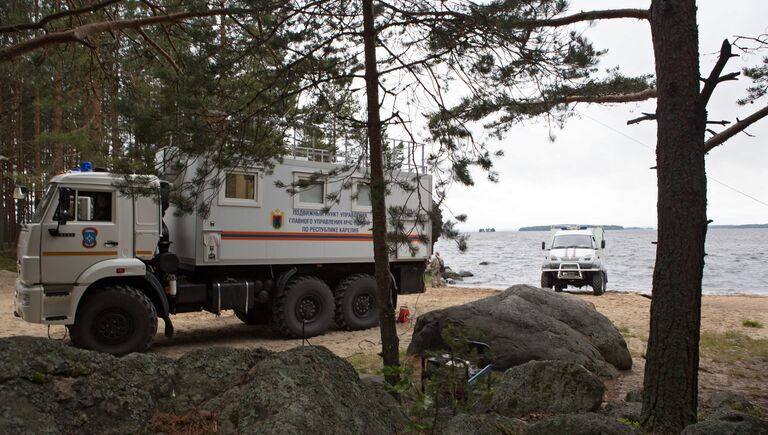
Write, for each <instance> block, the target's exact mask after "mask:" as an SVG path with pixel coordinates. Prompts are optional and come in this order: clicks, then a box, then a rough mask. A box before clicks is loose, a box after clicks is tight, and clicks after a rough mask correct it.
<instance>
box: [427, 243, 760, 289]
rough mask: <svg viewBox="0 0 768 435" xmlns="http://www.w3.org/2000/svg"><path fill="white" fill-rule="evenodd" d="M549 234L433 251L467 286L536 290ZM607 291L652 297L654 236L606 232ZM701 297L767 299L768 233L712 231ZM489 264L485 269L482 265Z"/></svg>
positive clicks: (450, 245)
mask: <svg viewBox="0 0 768 435" xmlns="http://www.w3.org/2000/svg"><path fill="white" fill-rule="evenodd" d="M548 237H549V232H539V231H530V232H529V231H524V232H517V231H510V232H506V231H504V232H495V233H470V239H469V249H468V250H467V252H465V253H460V252H459V251H458V249H456V246H455V245H454V244H453V242H450V241H445V240H439V241H438V242H437V244H436V245H435V250H436V251H438V252H440V255H441V256H442V257H443V258H444V259H445V263H446V265H448V266H450V267H451V269H453V270H454V271H460V270H467V271H470V272H472V273H474V274H475V276H473V277H469V278H464V281H461V282H459V284H460V285H463V286H474V287H491V288H507V287H509V286H510V285H512V284H531V285H536V286H538V285H539V284H540V279H541V271H540V270H541V263H542V261H543V260H544V256H545V253H546V251H542V250H541V242H542V241H547V244H549V240H548ZM605 239H606V257H607V268H608V290H618V291H632V292H636V291H639V292H643V293H649V292H650V290H651V279H652V277H653V264H654V261H655V256H656V245H654V244H652V242H654V241H656V231H655V230H621V231H606V233H605ZM706 252H707V254H708V255H707V256H706V258H705V261H706V265H705V267H704V282H703V285H702V287H703V288H702V291H703V292H704V293H705V294H728V293H750V294H759V295H766V296H768V229H744V230H733V229H710V230H709V231H708V233H707V244H706ZM483 261H485V262H488V263H489V264H488V265H487V266H481V265H480V262H483Z"/></svg>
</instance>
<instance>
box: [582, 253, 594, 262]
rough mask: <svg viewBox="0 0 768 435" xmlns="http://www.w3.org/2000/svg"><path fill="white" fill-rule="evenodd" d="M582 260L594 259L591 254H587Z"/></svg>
mask: <svg viewBox="0 0 768 435" xmlns="http://www.w3.org/2000/svg"><path fill="white" fill-rule="evenodd" d="M581 261H584V262H590V261H592V256H591V255H587V256H586V257H584V258H582V259H581Z"/></svg>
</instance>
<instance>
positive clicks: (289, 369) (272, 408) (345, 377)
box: [200, 346, 403, 434]
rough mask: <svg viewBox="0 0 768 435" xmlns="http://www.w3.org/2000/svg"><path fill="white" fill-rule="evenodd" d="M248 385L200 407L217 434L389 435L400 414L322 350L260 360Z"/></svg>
mask: <svg viewBox="0 0 768 435" xmlns="http://www.w3.org/2000/svg"><path fill="white" fill-rule="evenodd" d="M247 378H248V381H247V383H243V384H242V385H239V386H237V387H234V388H231V389H229V390H228V391H227V392H225V393H224V394H222V395H220V396H218V397H215V398H214V399H212V400H210V401H208V402H206V403H203V404H201V405H200V406H201V407H202V409H207V410H210V411H215V412H216V413H217V414H218V415H219V418H220V423H221V432H222V433H259V434H263V433H281V434H306V433H334V434H358V433H370V434H390V433H397V432H399V431H401V430H402V429H403V427H402V426H400V425H399V422H402V421H403V415H402V411H399V409H398V411H399V412H395V409H393V407H391V406H389V405H383V404H382V400H385V399H383V397H382V396H381V395H380V394H378V393H377V392H376V390H374V389H372V388H370V387H368V386H366V385H365V384H363V383H362V382H360V379H359V377H358V375H357V372H355V369H354V368H353V367H352V366H351V365H350V364H349V363H348V362H346V361H344V360H343V359H341V358H338V357H336V356H335V355H334V354H333V353H331V351H329V350H327V349H325V348H323V347H313V346H310V347H301V348H295V349H291V350H289V351H286V352H281V353H277V354H274V356H273V357H270V358H265V359H263V360H262V361H259V362H258V363H257V364H256V365H254V366H253V368H251V370H250V371H249V372H248V374H247Z"/></svg>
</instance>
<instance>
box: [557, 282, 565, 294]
mask: <svg viewBox="0 0 768 435" xmlns="http://www.w3.org/2000/svg"><path fill="white" fill-rule="evenodd" d="M566 287H568V284H559V283H556V284H555V291H556V292H558V293H560V292H561V291H563V290H564V289H565V288H566Z"/></svg>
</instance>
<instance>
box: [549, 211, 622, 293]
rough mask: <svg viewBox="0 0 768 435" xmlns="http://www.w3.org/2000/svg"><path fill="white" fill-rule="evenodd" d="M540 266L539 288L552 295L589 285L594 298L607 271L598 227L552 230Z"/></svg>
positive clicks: (603, 242) (578, 226)
mask: <svg viewBox="0 0 768 435" xmlns="http://www.w3.org/2000/svg"><path fill="white" fill-rule="evenodd" d="M541 249H542V250H545V251H547V255H546V256H545V257H544V263H543V264H542V266H541V287H542V288H552V287H554V289H555V291H556V292H560V291H563V289H565V288H566V287H567V286H569V285H571V286H574V287H583V286H591V287H592V291H593V293H594V294H595V295H596V296H599V295H602V294H603V293H605V289H606V285H607V283H608V272H607V271H606V268H605V252H604V249H605V238H604V231H603V228H601V227H587V226H583V225H570V226H562V227H555V228H552V230H551V231H550V242H549V248H547V244H546V242H541Z"/></svg>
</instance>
